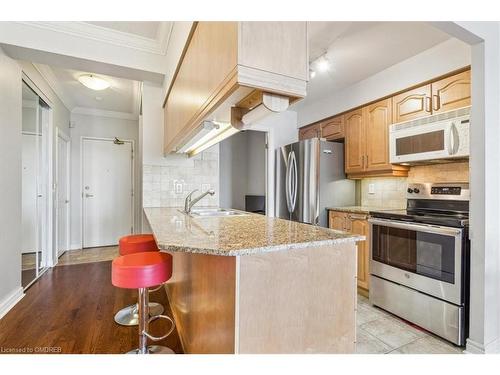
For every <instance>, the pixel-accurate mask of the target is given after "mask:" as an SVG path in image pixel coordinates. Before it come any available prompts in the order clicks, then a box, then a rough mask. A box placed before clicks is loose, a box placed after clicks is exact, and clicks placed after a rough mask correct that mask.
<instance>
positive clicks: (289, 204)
mask: <svg viewBox="0 0 500 375" xmlns="http://www.w3.org/2000/svg"><path fill="white" fill-rule="evenodd" d="M291 159H292V152H290V153H289V154H288V158H287V162H286V174H285V197H286V207H287V209H288V212H289V213H292V212H293V208H292V200H291V186H290V185H291V183H292V181H291V176H290V174H291V169H292V164H291Z"/></svg>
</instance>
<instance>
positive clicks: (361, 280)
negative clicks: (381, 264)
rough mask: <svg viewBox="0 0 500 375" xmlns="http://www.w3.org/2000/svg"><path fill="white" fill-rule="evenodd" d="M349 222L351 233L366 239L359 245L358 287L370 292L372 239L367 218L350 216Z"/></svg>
mask: <svg viewBox="0 0 500 375" xmlns="http://www.w3.org/2000/svg"><path fill="white" fill-rule="evenodd" d="M347 221H348V222H350V225H351V233H353V234H359V235H362V236H365V237H366V240H365V241H360V242H358V243H357V245H358V287H360V288H363V289H366V290H368V288H369V286H370V270H369V264H370V247H369V244H370V239H369V230H368V228H369V227H368V221H367V220H366V217H363V218H357V217H356V216H354V215H349V216H348V217H347Z"/></svg>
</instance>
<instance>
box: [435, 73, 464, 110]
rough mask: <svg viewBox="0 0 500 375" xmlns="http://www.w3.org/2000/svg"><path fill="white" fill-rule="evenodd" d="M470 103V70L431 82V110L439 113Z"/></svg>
mask: <svg viewBox="0 0 500 375" xmlns="http://www.w3.org/2000/svg"><path fill="white" fill-rule="evenodd" d="M470 104H471V79H470V70H467V71H465V72H462V73H458V74H455V75H453V76H451V77H447V78H443V79H441V80H439V81H437V82H433V83H432V112H433V113H441V112H446V111H451V110H453V109H458V108H462V107H466V106H469V105H470Z"/></svg>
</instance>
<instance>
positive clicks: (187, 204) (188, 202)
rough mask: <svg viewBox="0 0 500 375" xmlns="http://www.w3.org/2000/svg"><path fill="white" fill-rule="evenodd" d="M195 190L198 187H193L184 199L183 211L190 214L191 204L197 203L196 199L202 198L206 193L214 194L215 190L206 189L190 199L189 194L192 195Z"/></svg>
mask: <svg viewBox="0 0 500 375" xmlns="http://www.w3.org/2000/svg"><path fill="white" fill-rule="evenodd" d="M197 191H198V189H194V190H193V191H192V192H191V193H189V194H188V196H187V197H186V200H185V201H184V212H185V213H187V214H190V213H191V208H193V206H194V205H195V204H196V203H198V201H200V200H201V199H203V198H204V197H205V196H206V195H208V194H210V195H214V194H215V190H214V189H210V190H207V191H206V192H204V193H203V194H201V195H200V196H198V197H196V198H194V199H192V198H191V196H192V195H193V193H195V192H197Z"/></svg>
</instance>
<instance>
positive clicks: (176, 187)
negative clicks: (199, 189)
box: [174, 180, 183, 194]
mask: <svg viewBox="0 0 500 375" xmlns="http://www.w3.org/2000/svg"><path fill="white" fill-rule="evenodd" d="M182 187H183V184H182V181H178V180H175V181H174V191H175V194H182Z"/></svg>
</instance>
